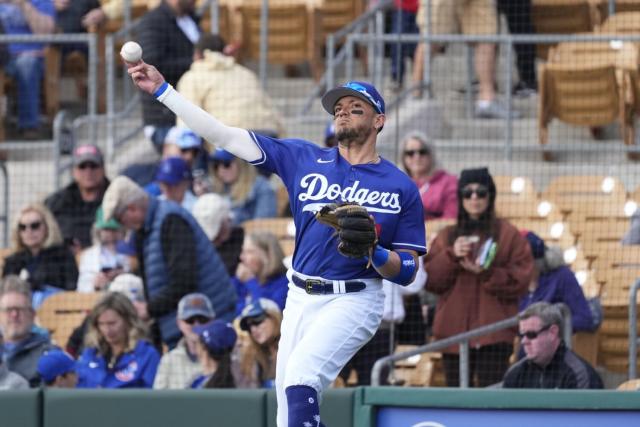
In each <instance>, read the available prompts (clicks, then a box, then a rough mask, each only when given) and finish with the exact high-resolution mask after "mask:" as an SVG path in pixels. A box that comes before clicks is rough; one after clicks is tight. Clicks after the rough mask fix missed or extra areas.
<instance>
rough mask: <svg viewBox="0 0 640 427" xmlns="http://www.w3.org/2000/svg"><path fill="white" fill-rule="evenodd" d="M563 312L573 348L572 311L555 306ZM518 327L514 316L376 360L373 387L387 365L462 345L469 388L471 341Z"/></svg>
mask: <svg viewBox="0 0 640 427" xmlns="http://www.w3.org/2000/svg"><path fill="white" fill-rule="evenodd" d="M554 305H555V306H557V307H559V308H560V310H561V311H562V317H563V320H564V327H563V339H564V343H565V345H566V346H567V347H568V348H571V336H572V332H573V328H572V326H571V311H569V307H567V306H566V305H565V304H562V303H558V304H554ZM517 325H518V317H517V316H513V317H510V318H508V319H505V320H501V321H500V322H496V323H492V324H490V325H485V326H481V327H479V328H476V329H473V330H471V331H467V332H463V333H461V334H457V335H454V336H452V337H448V338H445V339H442V340H438V341H434V342H432V343H429V344H425V345H422V346H420V347H417V348H415V349H413V350H410V351H405V352H402V353H396V354H391V355H389V356H386V357H383V358H380V359H378V360H376V362H375V363H374V365H373V369H372V370H371V385H373V386H379V385H380V376H381V373H382V368H383V367H384V366H385V365H389V364H393V362H397V361H399V360H403V359H408V358H410V357H412V356H416V355H419V354H422V353H427V352H431V351H440V350H443V349H445V348H447V347H450V346H452V345H455V344H459V345H460V387H461V388H468V387H469V341H470V340H472V339H474V338H479V337H482V336H484V335H488V334H491V333H494V332H497V331H500V330H502V329H507V328H512V327H514V326H517Z"/></svg>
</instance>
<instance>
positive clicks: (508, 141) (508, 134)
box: [504, 36, 513, 160]
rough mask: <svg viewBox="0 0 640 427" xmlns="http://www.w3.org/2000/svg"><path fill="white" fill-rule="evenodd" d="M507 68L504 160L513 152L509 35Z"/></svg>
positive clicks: (510, 43) (511, 63)
mask: <svg viewBox="0 0 640 427" xmlns="http://www.w3.org/2000/svg"><path fill="white" fill-rule="evenodd" d="M507 40H508V41H507V70H506V73H507V75H506V79H505V80H506V81H505V86H506V91H507V101H506V102H507V119H506V123H505V124H506V128H505V132H504V157H505V159H506V160H511V157H512V153H513V149H512V148H513V147H512V144H513V141H512V140H513V114H512V113H513V105H511V103H512V102H513V96H512V93H511V88H512V87H513V39H512V38H511V36H509V38H508V39H507Z"/></svg>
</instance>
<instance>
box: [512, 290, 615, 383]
mask: <svg viewBox="0 0 640 427" xmlns="http://www.w3.org/2000/svg"><path fill="white" fill-rule="evenodd" d="M518 320H519V328H520V337H521V340H522V345H523V347H524V351H525V353H526V355H527V357H526V358H525V359H522V360H521V361H519V362H517V363H516V364H515V365H513V366H512V367H511V368H510V369H509V370H508V371H507V373H506V374H505V376H504V381H503V384H502V386H503V387H504V388H551V389H559V388H563V389H601V388H603V384H602V379H601V378H600V376H599V375H598V373H597V372H596V371H595V369H593V367H592V366H591V365H589V363H588V362H587V361H586V360H584V359H582V358H581V357H580V356H578V355H577V354H575V353H574V352H573V351H571V350H570V349H568V348H567V346H566V345H565V343H564V341H563V340H562V313H561V312H560V309H559V308H558V307H555V306H553V305H551V304H549V303H548V302H544V301H541V302H537V303H535V304H532V305H530V306H529V307H527V309H526V310H525V311H523V312H522V313H520V314H519V315H518Z"/></svg>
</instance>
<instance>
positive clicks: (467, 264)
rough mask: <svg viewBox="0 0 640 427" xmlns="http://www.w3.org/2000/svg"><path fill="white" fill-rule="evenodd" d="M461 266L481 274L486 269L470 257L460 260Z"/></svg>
mask: <svg viewBox="0 0 640 427" xmlns="http://www.w3.org/2000/svg"><path fill="white" fill-rule="evenodd" d="M460 266H462V268H464V269H465V270H467V271H469V272H471V273H473V274H480V273H482V272H483V271H484V268H482V266H481V265H478V264H476V263H475V262H473V261H469V259H468V258H462V259H461V260H460Z"/></svg>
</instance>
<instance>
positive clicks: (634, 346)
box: [629, 279, 640, 380]
mask: <svg viewBox="0 0 640 427" xmlns="http://www.w3.org/2000/svg"><path fill="white" fill-rule="evenodd" d="M638 291H640V279H638V280H636V281H635V283H634V284H633V286H632V287H631V289H630V290H629V379H630V380H632V379H635V378H637V375H638V372H637V363H638V343H639V342H640V337H638V324H637V323H636V322H637V321H638V305H637V303H636V301H637V297H638Z"/></svg>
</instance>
